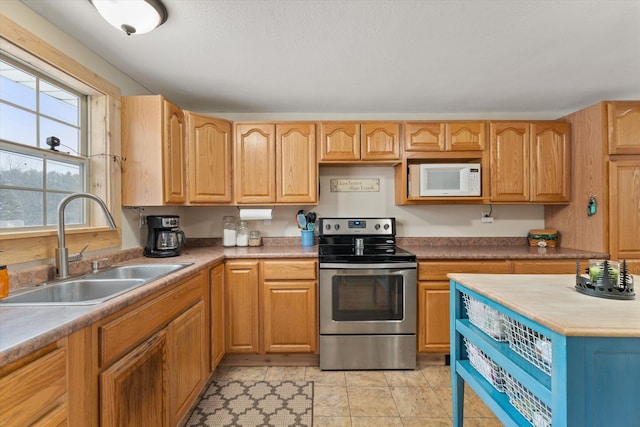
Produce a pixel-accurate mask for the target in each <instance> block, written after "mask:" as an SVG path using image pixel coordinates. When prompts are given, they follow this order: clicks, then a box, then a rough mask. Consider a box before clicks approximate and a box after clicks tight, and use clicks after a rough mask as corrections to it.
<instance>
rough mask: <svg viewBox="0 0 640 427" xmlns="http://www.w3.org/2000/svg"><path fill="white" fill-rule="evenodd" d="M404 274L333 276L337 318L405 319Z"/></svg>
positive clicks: (334, 304)
mask: <svg viewBox="0 0 640 427" xmlns="http://www.w3.org/2000/svg"><path fill="white" fill-rule="evenodd" d="M403 280H404V278H403V276H402V275H399V274H392V275H363V276H357V275H354V276H333V278H332V284H331V285H332V291H333V292H332V294H333V298H332V300H333V301H332V305H333V310H332V312H333V320H335V321H339V322H348V321H366V320H379V321H384V320H402V319H403V318H404V304H403V301H404V286H403Z"/></svg>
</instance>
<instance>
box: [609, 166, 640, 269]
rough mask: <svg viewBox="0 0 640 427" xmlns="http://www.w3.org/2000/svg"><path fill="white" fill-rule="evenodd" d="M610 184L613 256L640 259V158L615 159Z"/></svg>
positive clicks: (610, 224) (614, 257) (611, 169)
mask: <svg viewBox="0 0 640 427" xmlns="http://www.w3.org/2000/svg"><path fill="white" fill-rule="evenodd" d="M609 185H610V188H609V190H610V191H609V194H610V195H611V199H610V200H609V203H610V209H609V227H610V240H611V245H610V248H611V257H612V258H613V259H620V260H622V259H626V258H630V259H632V258H640V160H618V161H612V162H611V163H610V165H609Z"/></svg>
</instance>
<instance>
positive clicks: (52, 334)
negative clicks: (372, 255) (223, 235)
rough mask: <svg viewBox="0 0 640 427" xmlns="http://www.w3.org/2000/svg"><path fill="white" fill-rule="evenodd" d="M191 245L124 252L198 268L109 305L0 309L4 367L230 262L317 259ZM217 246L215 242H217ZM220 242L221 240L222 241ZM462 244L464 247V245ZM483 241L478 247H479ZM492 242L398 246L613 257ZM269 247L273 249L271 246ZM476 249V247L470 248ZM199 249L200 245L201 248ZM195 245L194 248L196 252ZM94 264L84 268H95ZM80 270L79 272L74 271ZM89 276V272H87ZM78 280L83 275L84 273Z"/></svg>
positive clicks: (479, 255)
mask: <svg viewBox="0 0 640 427" xmlns="http://www.w3.org/2000/svg"><path fill="white" fill-rule="evenodd" d="M200 240H201V241H199V240H198V239H190V240H189V244H190V245H189V246H187V247H186V248H184V249H183V251H182V255H180V256H179V257H173V258H170V259H167V258H145V257H141V256H140V255H141V253H142V252H141V249H140V250H128V251H123V252H128V253H130V254H131V253H133V254H134V255H127V256H126V257H122V254H120V256H121V258H119V257H118V256H119V255H118V254H116V255H114V258H113V261H112V262H113V263H114V264H116V263H117V264H136V263H141V262H144V263H152V262H160V263H162V262H167V261H168V260H169V261H170V262H192V263H193V265H192V266H190V267H187V268H185V269H182V270H180V271H178V272H175V273H173V274H170V275H168V276H165V277H163V278H160V279H158V280H155V281H153V282H150V283H148V284H145V285H144V286H142V287H140V288H136V289H134V290H132V291H129V292H127V293H125V294H123V295H120V296H117V297H115V298H112V299H110V300H108V301H106V302H104V303H101V304H96V305H90V306H40V307H17V306H13V307H12V306H1V305H0V366H3V365H6V364H7V363H10V362H11V361H14V360H16V359H18V358H20V357H23V356H25V355H27V354H29V353H31V352H32V351H34V350H36V349H38V348H41V347H43V346H45V345H47V344H49V343H51V342H54V341H56V340H58V339H60V338H62V337H64V336H66V335H68V334H71V333H73V332H75V331H77V330H80V329H82V328H83V327H86V326H88V325H90V324H91V323H93V322H96V321H98V320H100V319H102V318H104V317H105V316H108V315H110V314H112V313H114V312H116V311H118V310H120V309H122V308H124V307H126V306H128V305H130V304H132V303H135V302H136V301H139V300H141V299H142V298H145V297H147V296H149V295H151V294H153V293H154V292H157V291H159V290H161V289H163V288H164V287H167V286H169V285H170V284H172V283H175V282H176V281H177V280H180V279H183V278H186V277H188V276H189V275H191V274H193V273H195V272H196V271H198V270H200V269H202V268H208V267H210V266H213V265H215V264H216V263H219V262H223V261H224V260H225V259H242V258H296V257H303V258H316V257H317V254H318V247H317V246H301V245H300V243H299V239H295V238H294V239H286V238H284V239H281V238H274V239H263V241H265V242H266V243H265V245H264V246H259V247H244V248H239V247H234V248H224V247H222V246H220V245H219V244H218V245H215V244H214V245H211V243H212V239H200ZM214 240H215V239H214ZM218 240H219V239H218ZM458 240H459V241H458ZM476 240H478V241H476ZM486 240H487V239H484V238H482V239H475V240H474V239H473V238H472V239H468V238H465V239H457V240H455V239H454V240H451V239H448V240H447V241H450V242H451V244H442V242H443V239H441V238H437V239H433V238H424V239H421V238H416V239H413V238H400V239H398V246H400V247H402V248H404V249H406V250H408V251H410V252H413V253H415V254H416V256H417V257H418V259H419V260H426V259H491V258H494V259H515V258H522V259H539V258H542V259H554V258H571V259H575V258H578V257H580V258H605V257H608V255H607V254H596V253H591V252H584V251H578V250H573V249H565V248H544V250H541V249H539V248H531V247H529V246H527V245H525V244H522V243H523V242H526V239H524V240H523V239H520V238H518V239H510V238H507V239H502V240H504V241H502V240H500V239H498V240H496V239H492V240H491V241H492V242H494V243H495V244H487V243H488V242H487V241H486ZM267 243H269V244H267ZM469 243H471V245H469ZM198 244H199V245H198ZM192 245H193V246H192ZM90 261H91V260H90V259H88V260H87V261H83V262H81V263H74V264H82V263H84V264H86V265H85V267H84V268H89V267H87V266H90ZM74 267H77V266H74ZM36 270H37V273H36V274H32V273H20V272H14V271H10V277H11V280H12V281H13V282H14V283H15V282H17V281H19V280H16V279H18V278H19V277H20V276H23V277H26V278H27V280H28V281H29V284H34V283H41V282H43V281H47V280H51V279H52V277H53V276H52V274H53V273H52V270H51V267H50V266H49V267H48V268H38V269H36ZM85 271H86V270H85ZM72 272H73V274H80V273H81V271H79V272H75V271H74V270H72Z"/></svg>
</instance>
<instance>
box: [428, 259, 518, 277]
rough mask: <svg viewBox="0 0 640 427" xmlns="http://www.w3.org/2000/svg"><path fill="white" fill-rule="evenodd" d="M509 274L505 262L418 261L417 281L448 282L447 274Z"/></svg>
mask: <svg viewBox="0 0 640 427" xmlns="http://www.w3.org/2000/svg"><path fill="white" fill-rule="evenodd" d="M508 272H509V265H508V264H507V261H505V260H500V261H497V260H496V261H489V260H487V261H420V263H419V264H418V280H449V278H448V277H447V274H448V273H478V274H503V273H508Z"/></svg>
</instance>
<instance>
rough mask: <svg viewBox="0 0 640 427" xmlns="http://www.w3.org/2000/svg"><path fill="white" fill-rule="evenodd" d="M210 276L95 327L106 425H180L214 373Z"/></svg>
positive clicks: (101, 405)
mask: <svg viewBox="0 0 640 427" xmlns="http://www.w3.org/2000/svg"><path fill="white" fill-rule="evenodd" d="M207 286H208V277H207V275H205V274H204V272H201V273H200V274H197V275H195V276H192V277H191V278H188V279H186V280H184V281H182V282H180V283H178V284H176V285H173V286H172V287H171V289H170V290H167V291H166V292H164V293H163V294H162V295H161V296H159V297H157V298H154V299H151V300H150V301H148V302H146V303H142V304H139V305H136V306H135V307H134V308H132V309H125V310H123V311H122V312H119V313H116V314H114V315H113V316H110V317H109V318H107V319H105V320H104V321H101V322H99V323H98V324H96V325H95V334H94V335H95V336H97V337H98V338H97V339H98V364H99V370H100V374H99V411H100V424H101V425H126V426H175V425H179V424H180V421H181V420H182V418H183V417H184V416H185V415H186V414H187V411H188V410H189V409H190V408H191V405H192V404H193V402H194V401H195V399H196V397H197V396H198V394H199V392H200V391H201V390H202V388H203V387H204V385H205V382H206V380H207V378H208V374H209V335H208V328H207V323H206V319H207V310H206V305H207V304H208V303H209V301H208V295H209V293H208V289H207Z"/></svg>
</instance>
